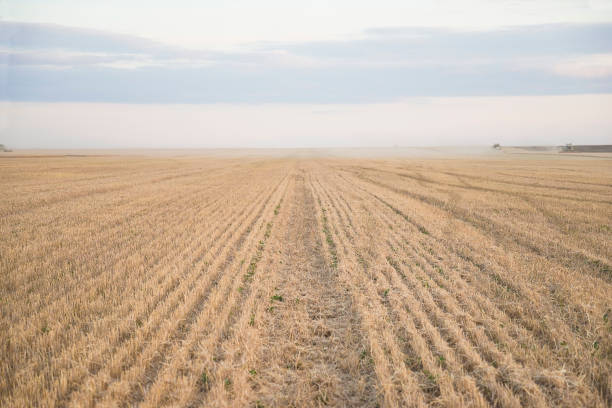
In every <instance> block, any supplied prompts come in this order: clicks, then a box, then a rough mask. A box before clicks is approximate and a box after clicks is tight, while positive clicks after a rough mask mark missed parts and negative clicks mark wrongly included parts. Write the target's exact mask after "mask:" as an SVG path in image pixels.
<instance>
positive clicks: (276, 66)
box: [0, 22, 612, 103]
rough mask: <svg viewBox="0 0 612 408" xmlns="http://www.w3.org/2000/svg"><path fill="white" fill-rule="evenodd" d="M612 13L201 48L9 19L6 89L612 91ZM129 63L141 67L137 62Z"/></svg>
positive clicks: (325, 94)
mask: <svg viewBox="0 0 612 408" xmlns="http://www.w3.org/2000/svg"><path fill="white" fill-rule="evenodd" d="M610 55H612V24H590V25H585V24H583V25H567V24H554V25H540V26H529V27H510V28H507V29H503V30H494V31H451V30H443V29H431V28H405V27H397V28H373V29H369V30H366V31H365V32H364V33H363V35H361V36H360V37H359V38H353V39H349V40H345V41H319V42H305V43H304V42H302V43H261V44H255V45H250V46H249V47H245V48H244V49H243V50H240V51H228V52H220V51H211V50H193V49H187V48H183V47H176V46H172V45H167V44H162V43H159V42H156V41H151V40H147V39H144V38H139V37H134V36H127V35H121V34H114V33H107V32H103V31H96V30H88V29H79V28H71V27H62V26H57V25H48V24H30V23H28V24H26V23H15V22H0V78H4V83H0V99H4V100H17V101H88V102H134V103H169V102H172V103H181V102H184V103H215V102H228V103H230V102H239V103H285V102H288V103H304V102H308V103H368V102H380V101H389V100H399V99H402V98H407V97H415V96H479V95H480V96H482V95H489V96H491V95H556V94H579V93H605V92H612V69H610V67H611V63H610V57H609V56H610ZM126 68H129V69H126Z"/></svg>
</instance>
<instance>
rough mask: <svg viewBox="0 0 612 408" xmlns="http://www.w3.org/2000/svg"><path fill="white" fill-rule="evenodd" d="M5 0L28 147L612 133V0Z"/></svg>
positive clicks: (9, 55)
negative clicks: (374, 0)
mask: <svg viewBox="0 0 612 408" xmlns="http://www.w3.org/2000/svg"><path fill="white" fill-rule="evenodd" d="M430 3H431V2H400V1H395V0H385V1H380V2H377V5H376V6H375V7H374V6H372V5H371V3H369V2H364V1H351V2H349V1H345V0H342V1H338V2H334V3H333V5H332V4H330V3H329V2H322V1H314V2H308V4H307V5H306V4H303V3H302V2H294V1H283V2H281V1H277V0H265V1H262V2H257V3H252V2H245V1H232V2H221V1H206V2H196V1H187V0H184V1H178V2H173V3H167V2H161V1H158V0H155V1H147V2H144V1H115V0H112V1H105V2H94V1H76V0H59V1H54V2H53V3H49V2H46V1H42V0H5V1H4V2H3V3H2V4H0V114H1V115H0V143H3V144H5V145H7V146H9V147H13V148H16V149H19V148H138V147H142V148H146V147H150V148H175V147H176V148H190V147H197V148H206V147H265V148H270V147H358V146H363V147H369V146H393V145H399V146H435V145H454V146H456V145H490V144H492V143H495V142H497V143H502V144H505V145H520V144H523V145H525V144H530V145H537V144H545V145H558V144H563V143H567V142H573V143H575V144H609V143H610V142H611V140H612V119H611V118H610V117H611V116H612V115H610V112H612V2H610V1H589V2H585V1H577V0H566V1H561V2H559V1H548V0H546V1H539V2H513V1H499V2H494V3H492V2H486V1H476V0H470V1H464V2H461V3H460V4H459V3H457V2H451V1H441V2H436V3H435V4H430Z"/></svg>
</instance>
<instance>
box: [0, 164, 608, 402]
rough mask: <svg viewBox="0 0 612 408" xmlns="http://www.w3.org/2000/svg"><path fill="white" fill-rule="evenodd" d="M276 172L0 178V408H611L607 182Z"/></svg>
mask: <svg viewBox="0 0 612 408" xmlns="http://www.w3.org/2000/svg"><path fill="white" fill-rule="evenodd" d="M292 156H293V157H287V158H282V157H280V155H278V157H274V158H264V157H261V158H258V157H254V156H251V157H247V158H231V157H224V158H219V157H217V158H215V157H198V156H182V157H163V156H161V155H159V156H156V157H145V156H140V157H136V156H104V155H100V156H96V157H87V156H83V157H79V156H72V157H62V156H57V157H54V156H53V155H47V156H44V157H43V156H38V157H36V156H31V157H27V156H24V157H13V158H11V159H10V160H9V159H3V158H0V191H1V192H2V193H1V195H0V237H1V238H0V275H1V279H0V357H1V358H0V406H3V407H4V406H6V407H30V406H45V407H47V406H49V407H53V406H69V407H72V406H75V407H76V406H79V407H80V406H142V407H158V406H184V407H200V406H202V407H211V406H214V407H216V406H221V407H224V406H237V407H243V406H251V407H273V406H280V407H284V406H296V407H297V406H300V407H301V406H368V407H374V406H381V407H387V406H389V407H394V406H445V407H461V406H470V407H472V406H474V407H488V406H496V407H521V406H533V407H548V406H550V407H556V406H561V407H577V406H590V407H606V406H610V405H612V311H611V308H612V161H611V160H608V159H601V158H588V157H582V158H580V157H567V156H563V157H551V156H547V157H545V156H541V157H540V156H537V155H532V156H530V157H526V158H517V157H508V156H504V155H498V156H497V157H491V158H488V157H479V158H475V159H468V158H465V157H464V158H451V159H439V158H429V159H419V158H403V159H400V158H398V159H384V160H383V159H356V158H308V157H306V156H307V154H300V155H297V154H295V155H292ZM570 156H571V155H570Z"/></svg>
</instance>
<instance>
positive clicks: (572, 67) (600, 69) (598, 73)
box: [553, 54, 612, 78]
mask: <svg viewBox="0 0 612 408" xmlns="http://www.w3.org/2000/svg"><path fill="white" fill-rule="evenodd" d="M553 70H554V72H555V73H557V74H558V75H563V76H572V77H578V78H606V77H612V54H595V55H586V56H581V57H576V58H571V59H568V60H564V61H561V62H559V63H557V64H556V65H555V66H554V69H553Z"/></svg>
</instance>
